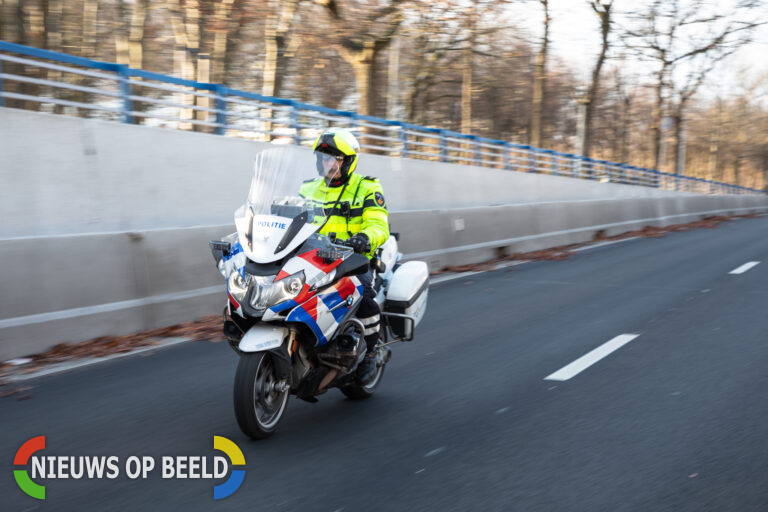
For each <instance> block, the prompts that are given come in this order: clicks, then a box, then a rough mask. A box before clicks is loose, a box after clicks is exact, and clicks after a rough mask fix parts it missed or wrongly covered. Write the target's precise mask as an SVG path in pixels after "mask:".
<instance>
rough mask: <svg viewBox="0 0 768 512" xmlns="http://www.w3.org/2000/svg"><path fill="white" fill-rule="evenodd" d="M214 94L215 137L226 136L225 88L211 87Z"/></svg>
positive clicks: (218, 85) (220, 86) (219, 86)
mask: <svg viewBox="0 0 768 512" xmlns="http://www.w3.org/2000/svg"><path fill="white" fill-rule="evenodd" d="M213 91H214V92H215V93H216V135H226V134H227V101H226V99H225V97H226V95H227V88H226V87H224V86H223V85H220V84H216V85H214V86H213Z"/></svg>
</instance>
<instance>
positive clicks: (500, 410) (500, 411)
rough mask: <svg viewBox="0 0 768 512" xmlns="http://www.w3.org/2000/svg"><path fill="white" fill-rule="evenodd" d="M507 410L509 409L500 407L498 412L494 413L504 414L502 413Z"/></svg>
mask: <svg viewBox="0 0 768 512" xmlns="http://www.w3.org/2000/svg"><path fill="white" fill-rule="evenodd" d="M508 410H509V407H502V408H501V409H499V410H498V411H496V414H504V413H505V412H507V411H508Z"/></svg>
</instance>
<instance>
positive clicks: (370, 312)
mask: <svg viewBox="0 0 768 512" xmlns="http://www.w3.org/2000/svg"><path fill="white" fill-rule="evenodd" d="M357 278H358V279H359V280H360V284H362V285H363V300H361V301H360V307H359V308H357V318H358V320H360V321H361V322H362V323H363V325H364V326H365V332H364V333H363V335H364V337H365V344H366V346H367V347H368V351H369V352H370V351H371V350H373V347H375V346H376V343H377V342H378V341H379V329H380V318H381V310H380V309H379V305H378V303H377V302H376V301H375V300H374V298H375V297H376V292H374V291H373V270H368V272H366V273H365V274H362V275H359V276H357Z"/></svg>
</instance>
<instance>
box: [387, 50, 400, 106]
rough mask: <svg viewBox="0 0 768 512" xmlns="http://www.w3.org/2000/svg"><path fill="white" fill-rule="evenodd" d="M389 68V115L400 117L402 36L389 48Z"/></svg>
mask: <svg viewBox="0 0 768 512" xmlns="http://www.w3.org/2000/svg"><path fill="white" fill-rule="evenodd" d="M387 64H388V69H387V82H388V84H387V117H388V118H389V119H393V120H394V119H397V118H398V117H400V38H399V37H396V38H395V39H394V42H393V43H392V45H391V46H390V48H389V59H388V62H387Z"/></svg>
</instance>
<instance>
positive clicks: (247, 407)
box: [234, 352, 290, 439]
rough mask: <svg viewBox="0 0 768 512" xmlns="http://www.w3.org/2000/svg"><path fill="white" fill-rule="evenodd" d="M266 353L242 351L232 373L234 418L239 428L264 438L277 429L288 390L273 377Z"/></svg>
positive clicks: (273, 367) (287, 387) (269, 358)
mask: <svg viewBox="0 0 768 512" xmlns="http://www.w3.org/2000/svg"><path fill="white" fill-rule="evenodd" d="M273 357H274V356H273V355H272V354H270V353H269V352H254V353H248V354H242V355H241V356H240V362H239V363H238V365H237V373H236V374H235V392H234V399H235V417H236V418H237V424H238V425H239V426H240V430H242V431H243V433H244V434H245V435H247V436H249V437H251V438H253V439H264V438H267V437H269V436H270V435H272V433H274V431H275V430H277V425H278V424H279V423H280V420H281V419H282V418H283V415H284V413H285V409H286V407H287V406H288V396H289V394H290V389H289V386H288V385H287V383H285V382H284V381H280V380H279V379H278V378H277V374H276V371H275V362H274V360H273Z"/></svg>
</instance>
